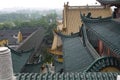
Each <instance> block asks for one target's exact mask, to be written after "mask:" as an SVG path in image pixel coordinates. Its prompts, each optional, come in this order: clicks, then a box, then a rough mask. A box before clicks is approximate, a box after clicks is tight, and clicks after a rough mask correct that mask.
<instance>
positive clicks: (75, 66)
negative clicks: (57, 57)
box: [63, 37, 94, 72]
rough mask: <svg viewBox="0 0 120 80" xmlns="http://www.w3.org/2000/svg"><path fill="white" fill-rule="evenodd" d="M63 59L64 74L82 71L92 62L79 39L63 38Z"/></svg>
mask: <svg viewBox="0 0 120 80" xmlns="http://www.w3.org/2000/svg"><path fill="white" fill-rule="evenodd" d="M63 57H64V69H65V72H76V71H77V72H78V71H84V70H85V69H86V68H87V67H88V66H89V65H90V64H91V63H92V62H93V60H94V58H93V56H92V55H91V54H90V53H89V52H88V51H87V49H86V48H85V47H83V44H82V42H81V39H80V37H74V38H65V37H64V38H63Z"/></svg>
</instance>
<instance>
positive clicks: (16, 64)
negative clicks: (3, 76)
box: [11, 49, 33, 72]
mask: <svg viewBox="0 0 120 80" xmlns="http://www.w3.org/2000/svg"><path fill="white" fill-rule="evenodd" d="M11 52H12V54H11V55H12V63H13V70H14V72H21V70H22V68H23V67H24V65H25V64H26V63H27V60H28V59H29V57H30V55H31V53H32V52H33V51H32V50H31V51H27V52H23V53H22V52H15V51H13V50H12V49H11Z"/></svg>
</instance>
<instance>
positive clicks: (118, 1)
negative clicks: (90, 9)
mask: <svg viewBox="0 0 120 80" xmlns="http://www.w3.org/2000/svg"><path fill="white" fill-rule="evenodd" d="M97 1H99V2H100V3H103V4H119V5H120V0H97Z"/></svg>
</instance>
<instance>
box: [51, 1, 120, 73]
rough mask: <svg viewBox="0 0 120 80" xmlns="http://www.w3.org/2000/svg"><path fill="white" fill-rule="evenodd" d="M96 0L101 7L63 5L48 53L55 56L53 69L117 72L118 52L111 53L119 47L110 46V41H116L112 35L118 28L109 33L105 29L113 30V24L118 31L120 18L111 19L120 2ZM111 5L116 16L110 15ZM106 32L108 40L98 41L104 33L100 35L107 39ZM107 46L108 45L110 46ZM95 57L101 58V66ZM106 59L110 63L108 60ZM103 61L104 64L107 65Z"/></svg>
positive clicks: (111, 13) (57, 70)
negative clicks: (61, 14)
mask: <svg viewBox="0 0 120 80" xmlns="http://www.w3.org/2000/svg"><path fill="white" fill-rule="evenodd" d="M98 1H99V2H100V3H101V5H102V6H88V5H87V6H69V5H68V3H67V4H64V10H63V22H62V23H63V25H61V24H62V23H61V24H58V28H57V29H55V30H54V40H53V45H52V48H51V50H49V51H50V52H51V54H53V55H54V56H55V62H54V64H55V71H56V72H59V71H64V72H76V71H78V72H79V71H92V72H94V71H97V72H98V71H100V72H101V71H103V72H106V71H108V72H110V71H119V60H117V59H119V58H118V56H119V55H116V52H114V51H115V50H116V51H117V50H118V48H119V46H118V48H116V47H117V46H114V47H113V46H112V45H115V44H110V43H115V42H116V44H118V43H117V42H118V40H119V39H116V38H115V37H116V36H115V35H113V34H116V33H118V32H119V31H118V32H116V31H115V32H116V33H113V32H111V31H110V30H109V28H110V29H111V30H114V26H116V28H115V30H119V29H117V28H118V26H119V20H120V19H112V18H119V15H120V14H119V6H120V4H116V1H113V2H112V1H105V0H98ZM118 2H119V1H118ZM103 3H105V4H103ZM111 6H116V8H115V9H117V10H118V12H117V13H116V15H117V16H116V17H114V16H113V14H114V12H112V10H111V8H110V7H111ZM80 14H82V16H80ZM103 22H105V23H103ZM102 23H103V24H102ZM86 25H87V26H86ZM91 25H93V26H91ZM90 26H91V27H92V28H91V27H90ZM99 26H100V27H99ZM105 26H108V27H107V29H108V30H109V31H108V30H106V31H104V29H106V27H105ZM59 27H60V28H59ZM61 28H62V29H61ZM92 29H93V30H92ZM97 30H98V31H97ZM99 31H101V34H100V33H97V32H99ZM107 31H108V32H107ZM81 33H82V34H81ZM104 33H106V34H104ZM111 33H113V34H111ZM97 34H99V35H97ZM107 34H109V36H111V37H109V38H108V41H107V40H104V39H103V40H101V36H104V35H106V36H104V38H106V39H107V36H108V35H107ZM110 34H111V35H110ZM81 36H82V37H81ZM118 36H119V34H118ZM113 37H114V39H115V40H116V41H115V40H113V41H112V42H110V41H109V40H112V38H113ZM102 38H103V37H102ZM85 39H86V40H85ZM86 41H87V43H86ZM86 46H87V47H86ZM111 46H112V48H111V49H110V47H111ZM113 48H114V50H113ZM118 52H119V51H118ZM118 54H119V53H118ZM115 55H116V56H115ZM114 57H115V58H114ZM113 58H114V59H113ZM86 59H87V60H86ZM99 60H102V61H103V62H101V63H102V64H103V65H104V67H105V68H103V67H102V66H101V65H100V64H99ZM114 60H115V61H114ZM80 61H81V63H80ZM106 61H107V62H106ZM109 61H113V62H112V63H111V62H109ZM74 63H75V64H74ZM85 63H86V65H85ZM93 63H94V64H93ZM105 63H108V64H109V66H108V64H107V65H106V64H105ZM113 63H116V65H113ZM72 64H74V65H72ZM70 65H72V66H70ZM89 65H91V67H88V66H89ZM95 65H97V66H99V69H97V68H98V67H97V66H95ZM111 66H112V67H111ZM88 68H91V69H88ZM92 68H95V69H92Z"/></svg>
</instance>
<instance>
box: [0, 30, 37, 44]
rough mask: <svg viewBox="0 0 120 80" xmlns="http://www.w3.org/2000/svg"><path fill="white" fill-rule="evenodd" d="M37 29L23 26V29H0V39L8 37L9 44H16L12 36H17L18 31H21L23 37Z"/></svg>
mask: <svg viewBox="0 0 120 80" xmlns="http://www.w3.org/2000/svg"><path fill="white" fill-rule="evenodd" d="M35 30H37V28H25V29H20V30H19V29H16V30H9V29H8V30H0V40H2V39H8V40H9V44H17V39H15V38H14V37H13V36H14V35H15V36H17V35H18V32H19V31H21V33H22V35H23V39H24V37H27V36H29V35H30V34H31V33H32V32H34V31H35Z"/></svg>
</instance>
